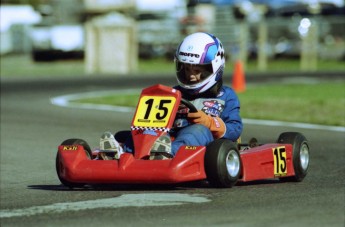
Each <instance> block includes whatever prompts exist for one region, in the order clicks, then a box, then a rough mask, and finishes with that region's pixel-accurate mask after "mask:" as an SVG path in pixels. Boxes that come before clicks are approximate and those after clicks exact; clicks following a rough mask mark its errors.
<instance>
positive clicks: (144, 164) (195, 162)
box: [56, 84, 309, 188]
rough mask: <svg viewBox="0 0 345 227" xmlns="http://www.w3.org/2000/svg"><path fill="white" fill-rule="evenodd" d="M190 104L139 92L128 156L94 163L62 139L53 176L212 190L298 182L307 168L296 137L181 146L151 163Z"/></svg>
mask: <svg viewBox="0 0 345 227" xmlns="http://www.w3.org/2000/svg"><path fill="white" fill-rule="evenodd" d="M181 103H182V104H183V105H185V106H186V107H188V108H189V110H190V111H196V109H195V107H194V106H193V104H191V103H190V102H189V101H187V100H185V99H183V98H182V96H181V93H180V92H179V91H178V90H176V89H174V88H171V87H167V86H163V85H160V84H158V85H154V86H151V87H148V88H146V89H144V90H142V93H141V96H140V98H139V102H138V105H137V108H136V111H135V114H134V117H133V120H132V123H131V132H130V133H131V135H132V138H133V143H134V152H133V153H123V154H122V155H121V157H120V158H119V159H117V160H115V159H114V160H99V159H97V158H95V152H96V150H91V148H90V146H89V145H88V143H87V142H86V141H84V140H82V139H67V140H65V141H64V142H62V143H61V145H60V146H59V147H58V152H57V156H56V171H57V175H58V177H59V179H60V181H61V183H62V184H63V185H65V186H67V187H70V188H74V187H83V186H85V185H93V184H177V183H182V182H190V181H199V180H207V181H208V182H209V184H210V185H211V186H213V187H232V186H233V185H235V184H236V183H237V182H249V181H256V180H265V179H272V178H279V179H280V180H282V181H302V180H303V178H304V177H305V176H306V174H307V170H308V166H309V145H308V141H307V139H306V138H305V137H304V136H303V135H302V134H301V133H298V132H284V133H282V134H281V135H280V136H279V137H278V140H277V141H276V142H275V143H269V144H258V143H257V141H256V140H252V141H250V143H248V144H243V143H237V142H232V141H230V140H227V139H216V140H214V141H213V142H212V143H210V144H209V145H208V146H187V145H186V146H182V147H180V149H179V150H178V152H177V154H176V156H175V157H173V158H170V159H163V160H150V159H149V158H148V157H149V156H150V149H151V147H152V146H153V143H154V142H155V140H156V139H157V137H159V136H161V135H164V134H167V133H168V132H169V131H170V130H171V128H172V126H173V122H174V119H175V116H176V114H177V111H178V109H179V106H180V104H181Z"/></svg>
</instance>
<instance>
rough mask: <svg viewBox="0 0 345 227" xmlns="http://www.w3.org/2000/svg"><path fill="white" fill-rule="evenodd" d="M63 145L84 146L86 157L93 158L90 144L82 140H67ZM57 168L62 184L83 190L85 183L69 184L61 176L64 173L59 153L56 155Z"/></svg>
mask: <svg viewBox="0 0 345 227" xmlns="http://www.w3.org/2000/svg"><path fill="white" fill-rule="evenodd" d="M61 145H82V146H83V147H84V151H85V153H86V155H87V156H88V158H89V159H91V158H92V151H91V148H90V146H89V144H88V143H87V142H85V141H84V140H82V139H67V140H65V141H63V142H62V143H61ZM55 166H56V173H57V175H58V177H59V180H60V182H61V183H62V184H63V185H65V186H66V187H69V188H81V187H84V185H85V184H83V183H73V182H69V181H68V180H65V179H64V178H63V177H61V176H60V173H61V171H62V169H61V168H62V166H61V162H60V155H59V153H57V155H56V162H55Z"/></svg>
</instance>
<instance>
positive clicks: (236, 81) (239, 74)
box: [232, 61, 246, 92]
mask: <svg viewBox="0 0 345 227" xmlns="http://www.w3.org/2000/svg"><path fill="white" fill-rule="evenodd" d="M232 88H233V89H234V90H235V91H236V92H244V91H245V90H246V80H245V77H244V72H243V65H242V62H241V61H236V62H235V70H234V75H233V76H232Z"/></svg>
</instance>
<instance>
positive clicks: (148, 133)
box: [143, 130, 157, 136]
mask: <svg viewBox="0 0 345 227" xmlns="http://www.w3.org/2000/svg"><path fill="white" fill-rule="evenodd" d="M143 134H144V135H151V136H157V132H155V131H153V130H145V131H144V132H143Z"/></svg>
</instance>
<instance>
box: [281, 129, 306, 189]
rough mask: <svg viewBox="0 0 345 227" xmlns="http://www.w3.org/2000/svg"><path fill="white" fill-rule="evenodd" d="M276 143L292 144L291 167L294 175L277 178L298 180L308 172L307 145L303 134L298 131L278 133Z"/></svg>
mask: <svg viewBox="0 0 345 227" xmlns="http://www.w3.org/2000/svg"><path fill="white" fill-rule="evenodd" d="M277 143H281V144H292V146H293V151H292V152H293V154H292V155H293V167H294V170H295V176H292V177H282V178H279V179H280V180H281V181H294V182H300V181H302V180H303V179H304V177H305V176H306V175H307V173H308V167H309V158H310V157H309V155H310V152H309V145H308V141H307V139H306V138H305V136H304V135H302V134H301V133H299V132H284V133H282V134H280V136H279V138H278V140H277Z"/></svg>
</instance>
